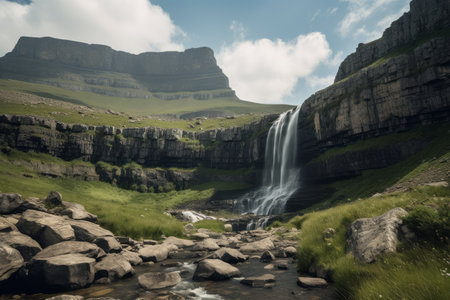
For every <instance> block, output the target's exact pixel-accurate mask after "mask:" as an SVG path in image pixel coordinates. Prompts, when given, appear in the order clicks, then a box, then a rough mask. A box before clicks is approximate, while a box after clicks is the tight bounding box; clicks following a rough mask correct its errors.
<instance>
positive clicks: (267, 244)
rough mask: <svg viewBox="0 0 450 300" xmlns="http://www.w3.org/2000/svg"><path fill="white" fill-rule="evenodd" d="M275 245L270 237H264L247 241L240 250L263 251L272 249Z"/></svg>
mask: <svg viewBox="0 0 450 300" xmlns="http://www.w3.org/2000/svg"><path fill="white" fill-rule="evenodd" d="M274 248H275V246H274V244H273V242H272V240H271V239H270V238H265V239H262V240H259V241H256V242H252V243H247V244H244V245H242V246H241V248H240V251H241V252H263V251H266V250H272V249H274Z"/></svg>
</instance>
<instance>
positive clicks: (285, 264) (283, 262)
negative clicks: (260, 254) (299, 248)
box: [275, 259, 289, 270]
mask: <svg viewBox="0 0 450 300" xmlns="http://www.w3.org/2000/svg"><path fill="white" fill-rule="evenodd" d="M275 264H276V266H277V268H278V270H287V269H289V260H287V259H280V260H277V261H276V262H275Z"/></svg>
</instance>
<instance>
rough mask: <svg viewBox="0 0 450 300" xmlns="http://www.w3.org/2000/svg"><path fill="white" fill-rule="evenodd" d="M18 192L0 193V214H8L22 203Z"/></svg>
mask: <svg viewBox="0 0 450 300" xmlns="http://www.w3.org/2000/svg"><path fill="white" fill-rule="evenodd" d="M22 202H23V200H22V196H21V195H19V194H0V214H10V213H12V212H14V211H15V210H16V209H17V208H19V206H20V204H22Z"/></svg>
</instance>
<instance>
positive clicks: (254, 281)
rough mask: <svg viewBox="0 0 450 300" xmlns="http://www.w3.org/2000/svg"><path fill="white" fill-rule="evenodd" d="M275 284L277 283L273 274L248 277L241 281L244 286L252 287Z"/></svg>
mask: <svg viewBox="0 0 450 300" xmlns="http://www.w3.org/2000/svg"><path fill="white" fill-rule="evenodd" d="M273 282H275V275H273V274H264V275H261V276H257V277H247V278H245V279H242V280H241V283H242V284H245V285H249V286H252V287H264V285H265V284H267V283H273Z"/></svg>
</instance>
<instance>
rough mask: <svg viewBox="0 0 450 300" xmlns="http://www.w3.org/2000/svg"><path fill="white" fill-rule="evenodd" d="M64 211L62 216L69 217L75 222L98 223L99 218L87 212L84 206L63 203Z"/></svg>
mask: <svg viewBox="0 0 450 300" xmlns="http://www.w3.org/2000/svg"><path fill="white" fill-rule="evenodd" d="M62 205H63V206H64V209H63V210H62V211H61V214H62V215H66V216H69V217H70V218H72V219H74V220H85V221H89V222H97V216H96V215H94V214H91V213H89V212H87V211H86V209H85V208H84V206H83V205H81V204H78V203H72V202H66V201H62Z"/></svg>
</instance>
